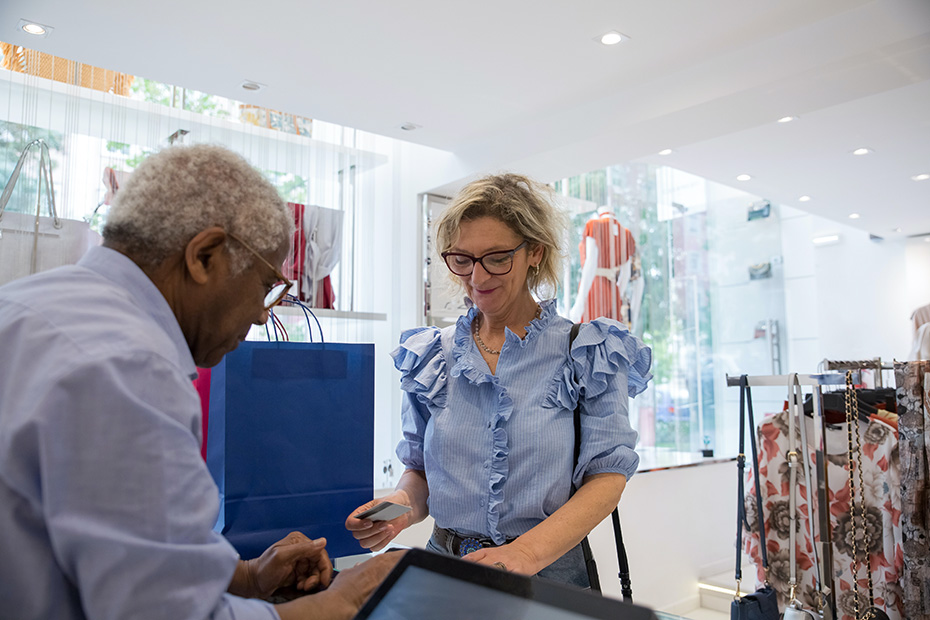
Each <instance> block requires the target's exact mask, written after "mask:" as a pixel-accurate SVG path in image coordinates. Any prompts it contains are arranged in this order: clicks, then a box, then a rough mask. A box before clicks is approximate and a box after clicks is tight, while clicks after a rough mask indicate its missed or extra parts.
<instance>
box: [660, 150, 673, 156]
mask: <svg viewBox="0 0 930 620" xmlns="http://www.w3.org/2000/svg"><path fill="white" fill-rule="evenodd" d="M672 153H674V151H673V150H672V149H662V150H661V151H659V155H671V154H672Z"/></svg>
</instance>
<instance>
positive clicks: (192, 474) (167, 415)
mask: <svg viewBox="0 0 930 620" xmlns="http://www.w3.org/2000/svg"><path fill="white" fill-rule="evenodd" d="M292 232H293V224H292V220H291V216H290V214H289V212H288V210H287V207H286V205H285V204H284V203H283V202H282V201H281V199H280V198H279V197H278V194H277V192H276V191H275V188H274V187H273V186H272V185H271V184H270V183H268V181H267V180H265V179H264V178H263V177H262V176H261V174H259V173H258V172H257V171H256V170H255V169H253V168H252V167H251V166H250V165H249V164H248V162H246V161H245V160H244V159H243V158H241V157H240V156H238V155H236V154H234V153H232V152H230V151H228V150H226V149H223V148H221V147H215V146H205V145H198V146H191V147H172V148H169V149H166V150H164V151H162V152H160V153H158V154H157V155H154V156H152V157H150V158H148V159H147V160H145V161H144V162H143V163H142V164H141V165H140V166H139V168H138V169H137V170H136V171H135V172H134V173H133V175H132V176H131V177H130V179H129V181H128V182H127V183H126V184H125V186H124V187H122V188H121V189H120V192H119V193H118V194H117V196H116V202H115V204H114V205H113V208H112V210H111V212H110V215H109V217H108V220H107V224H106V227H105V229H104V234H103V239H104V242H103V246H102V247H97V248H93V249H92V250H90V251H89V252H88V253H87V254H86V255H85V256H84V257H83V258H82V259H81V261H80V262H79V263H78V264H77V265H73V266H68V267H62V268H59V269H54V270H51V271H47V272H44V273H40V274H36V275H34V276H30V277H28V278H23V279H21V280H17V281H14V282H12V283H10V284H8V285H6V286H4V287H0V618H17V619H24V618H56V619H72V618H73V619H78V618H112V619H118V618H119V619H122V618H166V619H167V618H170V619H172V620H174V619H180V618H215V619H220V618H230V619H232V618H236V619H240V620H241V619H245V618H277V617H280V618H282V619H284V620H289V619H290V618H330V617H332V618H339V617H345V618H348V617H351V615H353V614H354V613H355V611H356V610H357V609H358V608H359V606H360V605H361V603H362V602H363V600H364V598H365V597H366V596H367V595H368V593H369V592H371V590H372V589H373V588H374V587H375V585H377V583H378V582H379V581H380V580H381V578H382V577H383V576H384V575H385V574H386V573H387V572H388V571H389V570H390V568H391V566H393V563H394V562H395V561H396V558H392V557H387V556H380V557H378V558H375V559H374V560H371V561H369V562H366V563H364V564H362V565H360V566H358V567H356V568H353V569H351V570H349V571H344V572H343V573H341V574H340V575H339V576H338V577H337V578H335V579H332V566H331V564H330V561H329V558H328V557H327V555H326V551H325V540H323V539H319V540H310V539H308V538H307V537H306V536H304V535H303V534H300V533H299V532H295V533H293V534H291V535H290V536H288V537H287V538H286V539H284V540H282V541H279V542H278V543H275V544H274V545H272V547H270V548H269V549H268V550H267V551H266V552H265V553H264V554H263V555H262V556H261V557H259V558H255V559H253V560H249V561H248V562H246V561H242V560H239V559H238V557H237V555H236V552H235V550H234V549H233V548H232V546H231V545H230V544H229V543H228V542H227V541H226V540H225V539H224V538H223V537H222V536H221V535H219V534H217V533H215V532H213V529H212V527H213V524H214V523H215V520H216V515H217V511H218V507H219V499H218V492H217V488H216V486H215V485H214V483H213V480H212V478H211V477H210V474H209V472H208V470H207V468H206V465H205V464H204V462H203V460H202V459H201V457H200V446H199V444H200V440H201V436H200V435H201V430H200V429H201V427H200V403H199V400H198V398H197V393H196V391H195V390H194V388H193V386H192V384H191V379H192V378H193V377H194V376H195V375H196V366H203V367H209V366H213V365H215V364H217V363H218V362H219V361H220V360H221V359H222V358H223V356H224V355H225V354H226V353H229V352H230V351H232V350H233V349H235V348H236V346H237V345H238V344H239V342H241V341H242V340H243V339H245V337H246V335H247V334H248V332H249V329H250V327H251V326H252V325H253V324H255V325H260V324H263V323H265V322H266V321H267V320H268V317H269V311H270V309H271V307H272V306H274V305H275V304H277V303H278V302H279V301H280V300H281V299H282V298H283V296H284V294H285V293H286V290H287V284H288V283H287V281H286V278H285V277H284V276H283V275H282V274H281V271H280V269H279V268H278V267H277V265H281V264H282V263H283V261H284V258H285V256H286V255H287V252H288V250H289V247H290V239H291V235H292ZM308 475H312V472H308ZM392 555H393V554H392ZM285 586H290V587H295V588H297V589H298V590H311V589H314V590H315V589H322V591H321V592H320V593H318V594H313V595H310V596H304V597H300V598H297V599H295V600H292V601H291V602H289V603H284V604H282V605H278V606H272V605H270V604H268V603H266V602H264V601H262V600H257V599H260V598H262V597H267V596H268V595H269V594H271V593H272V592H273V591H275V590H277V589H278V588H280V587H285ZM250 598H251V600H249V599H250Z"/></svg>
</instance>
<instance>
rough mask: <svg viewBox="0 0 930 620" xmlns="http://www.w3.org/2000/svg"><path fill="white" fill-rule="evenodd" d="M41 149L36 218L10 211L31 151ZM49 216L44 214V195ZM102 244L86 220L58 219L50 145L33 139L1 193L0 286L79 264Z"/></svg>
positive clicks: (29, 214) (24, 150) (21, 155)
mask: <svg viewBox="0 0 930 620" xmlns="http://www.w3.org/2000/svg"><path fill="white" fill-rule="evenodd" d="M34 148H35V149H38V150H39V179H38V192H37V195H36V208H35V215H32V214H31V213H28V214H27V213H14V212H12V211H7V210H6V208H7V205H8V203H9V201H10V197H11V196H12V195H13V188H14V187H15V186H16V182H17V181H18V180H19V176H20V172H21V171H22V168H23V162H24V161H25V159H26V156H27V155H28V154H29V151H30V150H32V149H34ZM43 186H44V189H45V192H44V193H45V200H46V203H47V204H48V210H49V215H48V216H43V215H42V194H43V191H42V190H43ZM99 244H100V235H99V234H97V233H96V232H95V231H93V230H91V228H90V224H88V223H87V222H85V221H83V220H69V219H64V218H60V217H58V211H57V209H56V208H55V188H54V186H53V180H52V159H51V156H50V155H49V150H48V144H46V142H45V140H42V139H41V138H39V139H36V140H33V141H32V142H30V143H29V144H28V145H26V148H24V149H23V152H22V153H21V154H20V156H19V160H18V161H17V162H16V166H15V167H14V168H13V172H12V174H10V178H9V180H8V181H7V183H6V186H5V187H4V188H3V193H2V194H0V285H3V284H6V283H7V282H10V281H12V280H16V279H18V278H22V277H25V276H28V275H32V274H34V273H38V272H40V271H45V270H47V269H52V268H54V267H60V266H62V265H70V264H73V263H76V262H77V261H78V260H79V259H80V258H81V257H82V256H83V255H84V252H86V251H87V249H88V248H90V247H92V246H95V245H99Z"/></svg>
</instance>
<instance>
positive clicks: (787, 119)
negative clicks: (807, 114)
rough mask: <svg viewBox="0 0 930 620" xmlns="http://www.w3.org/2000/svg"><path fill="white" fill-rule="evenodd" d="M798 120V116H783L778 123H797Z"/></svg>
mask: <svg viewBox="0 0 930 620" xmlns="http://www.w3.org/2000/svg"><path fill="white" fill-rule="evenodd" d="M796 120H798V117H797V116H782V117H781V118H780V119H778V122H779V123H790V122H791V121H796Z"/></svg>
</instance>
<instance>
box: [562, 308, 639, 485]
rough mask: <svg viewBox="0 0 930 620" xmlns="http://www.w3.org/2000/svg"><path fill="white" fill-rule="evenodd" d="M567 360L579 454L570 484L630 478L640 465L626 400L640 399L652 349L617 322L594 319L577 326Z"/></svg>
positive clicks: (634, 433) (635, 435)
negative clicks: (577, 413) (611, 476)
mask: <svg viewBox="0 0 930 620" xmlns="http://www.w3.org/2000/svg"><path fill="white" fill-rule="evenodd" d="M571 357H572V362H573V364H574V376H575V377H576V378H577V389H578V393H579V397H580V402H581V414H582V415H581V454H580V455H579V457H578V466H577V467H576V468H575V471H574V472H573V481H574V483H575V485H576V486H580V485H581V481H582V480H583V479H584V477H585V476H590V475H594V474H599V473H621V474H624V475H625V476H626V477H627V478H629V477H631V476H632V475H633V474H634V473H635V472H636V468H637V466H638V465H639V456H638V455H637V454H636V452H635V451H634V448H635V447H636V437H637V433H636V431H634V430H633V428H632V427H631V426H630V420H629V415H628V412H629V397H631V396H636V395H637V394H640V393H641V392H642V391H643V390H645V389H646V385H647V384H648V382H649V380H650V379H652V373H650V372H649V368H650V367H651V366H652V350H651V349H650V348H649V347H647V346H646V345H644V344H643V343H642V341H640V340H639V339H638V338H636V337H635V336H634V335H633V334H631V333H630V332H629V330H628V329H627V328H626V326H625V325H623V324H622V323H619V322H617V321H613V320H611V319H603V318H599V319H595V320H594V321H592V322H590V323H585V324H582V326H581V328H580V329H579V330H578V336H577V338H575V342H574V343H573V345H572V349H571ZM568 385H571V384H568Z"/></svg>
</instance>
